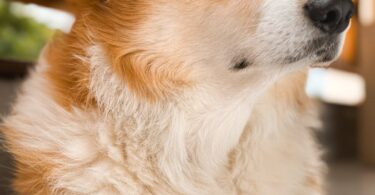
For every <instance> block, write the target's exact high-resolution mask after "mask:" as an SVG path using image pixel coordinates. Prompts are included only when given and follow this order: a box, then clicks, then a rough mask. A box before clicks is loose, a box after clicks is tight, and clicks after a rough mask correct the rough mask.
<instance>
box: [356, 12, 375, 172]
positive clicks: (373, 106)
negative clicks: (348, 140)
mask: <svg viewBox="0 0 375 195" xmlns="http://www.w3.org/2000/svg"><path fill="white" fill-rule="evenodd" d="M374 6H375V5H374ZM374 10H375V7H374ZM374 17H375V16H374ZM358 53H359V63H360V66H361V70H362V71H361V72H362V74H363V76H364V77H365V80H366V85H367V89H366V91H367V100H366V102H365V104H364V105H363V107H362V113H361V128H360V136H359V137H360V138H359V139H360V140H359V143H360V146H359V150H360V158H361V160H362V162H364V163H365V164H369V165H375V23H372V24H370V25H369V26H362V27H360V33H359V52H358Z"/></svg>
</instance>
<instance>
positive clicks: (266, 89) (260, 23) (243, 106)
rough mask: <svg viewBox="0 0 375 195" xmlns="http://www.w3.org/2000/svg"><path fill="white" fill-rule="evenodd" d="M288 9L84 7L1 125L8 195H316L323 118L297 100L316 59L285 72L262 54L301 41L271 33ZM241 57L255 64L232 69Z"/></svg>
mask: <svg viewBox="0 0 375 195" xmlns="http://www.w3.org/2000/svg"><path fill="white" fill-rule="evenodd" d="M283 2H284V4H283ZM286 2H287V1H281V0H280V1H277V2H274V1H271V0H256V1H243V0H238V1H227V0H202V1H188V0H181V1H168V0H155V1H151V0H117V1H111V0H110V1H94V2H92V3H90V5H87V9H84V10H83V11H82V12H80V14H79V15H77V21H76V24H75V25H74V27H73V29H72V32H71V33H69V34H67V35H58V36H57V37H56V38H55V39H54V40H53V41H52V42H51V43H50V44H49V45H48V46H47V48H46V49H45V51H44V52H43V55H42V56H41V59H40V62H39V63H38V66H37V68H36V70H35V71H33V72H32V74H31V76H30V78H29V79H28V81H27V82H26V83H25V84H24V86H23V87H22V90H21V92H20V95H19V98H18V100H17V102H16V103H15V105H14V108H13V112H12V114H11V115H10V116H9V117H8V118H7V119H6V120H5V123H4V125H3V126H4V128H2V132H3V133H4V135H5V138H6V142H7V147H8V149H9V151H10V152H11V153H12V154H13V155H14V157H15V159H16V161H17V164H16V166H17V172H16V179H15V182H14V186H15V190H16V191H17V192H19V193H20V194H25V195H26V194H27V195H29V194H30V195H31V194H56V195H60V194H63V195H65V194H105V195H107V194H202V195H205V194H207V195H208V194H249V195H323V194H324V189H323V188H324V186H323V183H324V165H323V163H322V162H321V160H320V152H319V150H318V147H317V146H316V143H315V141H314V138H313V137H314V135H313V131H312V130H311V128H312V127H316V126H318V125H319V122H318V121H317V119H316V118H317V117H316V110H315V108H314V107H315V106H314V104H313V103H311V102H310V100H309V98H308V97H307V95H306V94H305V93H304V84H305V80H306V72H307V68H306V67H305V66H306V65H311V64H310V63H313V61H309V60H308V59H307V60H305V61H303V60H302V61H301V62H300V63H301V64H299V63H296V64H282V63H281V62H280V59H281V60H282V59H283V58H285V56H284V55H287V54H284V53H283V51H280V50H278V49H280V48H278V47H277V45H276V46H272V47H271V48H267V46H269V45H272V43H274V42H275V40H276V42H277V41H278V38H280V39H282V37H279V36H282V35H285V34H287V35H288V34H290V33H296V34H298V33H300V30H298V29H297V28H296V29H293V28H289V27H288V28H287V29H288V30H290V31H291V30H294V31H292V32H290V31H286V32H284V31H283V30H285V29H284V27H285V26H282V25H280V26H275V29H278V30H279V31H280V32H276V33H274V32H271V30H270V27H273V26H274V20H276V21H277V18H275V19H273V18H272V17H274V15H273V14H275V13H274V12H273V11H272V10H273V9H276V8H279V7H277V6H280V7H282V8H285V9H286V10H287V11H293V10H294V7H293V6H295V5H300V4H301V5H303V4H304V3H305V0H295V2H296V3H295V4H293V5H292V4H291V5H289V4H285V3H286ZM273 3H275V4H276V5H275V6H273ZM263 9H264V10H263ZM270 10H271V11H270ZM278 10H281V11H283V10H284V9H278ZM265 12H266V13H265ZM295 12H296V13H300V10H295ZM296 13H294V12H293V13H292V14H296ZM265 16H267V17H265ZM275 17H279V16H278V15H277V16H275ZM280 17H282V16H280ZM269 18H272V20H270V19H269ZM294 20H295V21H294V22H295V23H296V25H297V24H305V23H304V22H303V21H304V16H300V18H296V19H294ZM302 27H303V28H304V29H307V28H306V27H305V26H303V25H301V28H302ZM262 30H263V31H262ZM264 31H265V32H266V33H265V32H264ZM311 32H314V29H313V28H312V27H311ZM311 32H310V31H308V32H307V33H311ZM295 37H297V36H295ZM303 41H306V40H303ZM303 41H301V42H303ZM291 42H293V41H291ZM296 42H298V40H297V41H296ZM293 43H294V42H293ZM286 45H287V46H290V44H289V45H288V44H286ZM299 46H300V45H292V48H289V49H290V50H291V51H294V50H298V48H299ZM295 47H296V48H295ZM288 52H289V51H288ZM279 55H280V56H279ZM241 59H247V60H248V61H251V60H253V61H251V62H254V64H253V65H252V66H250V67H248V68H247V69H245V70H233V68H232V67H231V66H232V65H233V64H234V63H236V62H237V61H238V60H241ZM279 63H280V64H279ZM304 63H306V64H304ZM270 186H271V187H270Z"/></svg>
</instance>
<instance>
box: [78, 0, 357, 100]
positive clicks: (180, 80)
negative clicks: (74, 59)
mask: <svg viewBox="0 0 375 195" xmlns="http://www.w3.org/2000/svg"><path fill="white" fill-rule="evenodd" d="M352 13H353V4H352V2H351V1H350V0H196V1H194V0H116V1H112V0H109V1H100V2H98V3H97V4H95V5H94V6H93V8H92V9H91V14H89V16H87V15H84V16H82V21H83V22H82V23H84V24H85V25H87V24H89V25H87V26H88V28H89V30H88V31H89V32H90V34H91V35H92V36H93V37H95V41H96V42H98V43H100V44H99V45H100V46H101V47H103V49H104V53H105V54H106V56H107V57H108V59H109V62H110V64H111V66H112V67H113V69H114V71H115V72H116V73H118V74H119V75H120V76H121V77H122V78H124V80H125V82H126V83H128V84H129V86H130V88H132V89H134V90H135V91H136V93H139V94H143V95H146V96H149V97H151V96H159V95H165V94H168V93H167V92H166V91H167V89H176V88H181V87H183V86H191V85H192V84H193V85H194V84H195V83H197V82H196V81H197V80H199V81H203V80H206V81H209V82H210V83H211V84H214V83H216V84H218V85H220V86H222V87H223V88H228V89H229V88H231V87H234V86H235V87H238V86H243V85H246V84H248V83H249V82H250V81H249V80H252V81H254V79H252V78H254V77H259V75H263V76H264V75H268V76H270V75H271V76H272V75H275V74H280V73H282V72H286V71H290V70H296V69H298V68H300V67H305V66H312V65H325V64H328V63H330V62H331V61H333V60H334V59H336V58H337V56H338V55H339V53H340V50H341V47H342V42H343V38H344V34H345V33H344V31H345V29H346V28H347V27H348V24H349V20H350V18H351V16H352ZM87 18H89V19H88V20H87ZM90 22H91V23H90ZM284 70H285V71H284ZM197 78H199V79H197ZM264 78H265V77H264ZM267 79H272V78H270V77H268V78H267Z"/></svg>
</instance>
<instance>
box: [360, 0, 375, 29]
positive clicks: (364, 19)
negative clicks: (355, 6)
mask: <svg viewBox="0 0 375 195" xmlns="http://www.w3.org/2000/svg"><path fill="white" fill-rule="evenodd" d="M374 6H375V5H374V0H361V2H360V3H359V19H360V21H361V23H362V24H363V25H365V26H370V25H372V24H373V23H374Z"/></svg>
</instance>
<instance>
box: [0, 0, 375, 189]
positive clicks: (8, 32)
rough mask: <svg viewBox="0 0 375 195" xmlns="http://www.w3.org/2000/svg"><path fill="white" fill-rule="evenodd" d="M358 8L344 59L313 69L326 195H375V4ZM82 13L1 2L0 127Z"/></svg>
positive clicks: (3, 157) (68, 3) (2, 176)
mask: <svg viewBox="0 0 375 195" xmlns="http://www.w3.org/2000/svg"><path fill="white" fill-rule="evenodd" d="M355 4H356V7H357V12H356V16H355V17H354V19H353V21H352V24H351V28H350V30H349V32H348V35H347V37H346V43H345V46H344V51H343V54H342V56H341V57H340V59H339V60H338V61H337V62H336V63H335V64H333V66H332V68H330V69H312V70H311V71H310V75H309V81H308V84H307V87H306V92H307V93H308V94H309V95H310V96H311V97H312V98H314V99H316V100H318V102H320V105H321V110H322V112H321V118H322V120H323V122H324V125H323V129H322V130H321V131H319V133H318V135H317V137H318V140H319V141H320V142H321V144H322V145H323V147H324V148H325V149H326V153H325V155H324V159H325V160H326V161H327V162H328V164H329V166H330V172H329V175H328V186H327V188H328V195H375V0H356V1H355ZM76 7H78V5H76V4H75V2H74V0H54V1H52V0H21V1H17V2H16V1H8V0H0V121H1V118H2V117H4V116H6V115H7V113H9V108H10V105H11V104H12V102H13V101H14V98H15V94H16V92H17V89H18V87H19V85H20V83H22V81H23V80H24V78H25V77H26V76H27V70H28V69H30V68H31V67H32V66H33V63H34V62H35V61H36V60H37V58H38V55H39V52H40V51H41V49H42V48H43V45H44V44H45V43H46V42H47V41H48V40H49V39H50V38H51V37H52V36H53V34H54V33H55V32H56V31H63V32H69V30H70V28H71V25H72V23H73V22H74V13H75V12H76V11H77V10H76V9H75V8H76ZM3 142H4V141H3V140H2V139H1V135H0V145H2V144H3ZM1 148H2V147H1V146H0V195H8V194H12V191H11V189H10V188H9V183H10V179H11V178H12V171H13V167H12V158H11V156H9V155H8V154H7V153H6V152H5V151H4V150H2V149H1Z"/></svg>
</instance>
